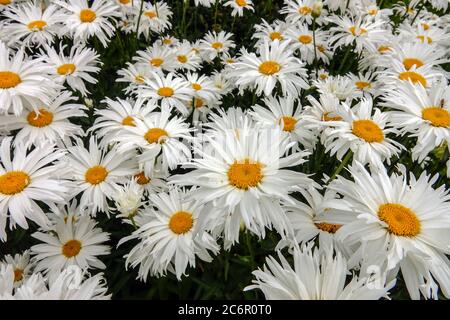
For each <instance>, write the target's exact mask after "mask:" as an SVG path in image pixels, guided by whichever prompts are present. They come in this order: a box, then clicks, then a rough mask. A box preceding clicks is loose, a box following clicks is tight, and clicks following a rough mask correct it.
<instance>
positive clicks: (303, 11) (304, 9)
mask: <svg viewBox="0 0 450 320" xmlns="http://www.w3.org/2000/svg"><path fill="white" fill-rule="evenodd" d="M312 11H313V9H312V8H311V7H308V6H303V7H300V8H298V13H300V14H302V15H307V14H310V13H311V12H312Z"/></svg>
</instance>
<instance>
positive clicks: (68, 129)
mask: <svg viewBox="0 0 450 320" xmlns="http://www.w3.org/2000/svg"><path fill="white" fill-rule="evenodd" d="M75 99H76V98H75V97H74V96H72V94H71V93H70V92H68V91H62V92H60V93H59V94H58V95H57V96H55V97H54V98H53V99H52V100H51V101H50V103H49V104H41V107H40V108H39V109H38V110H35V109H34V108H31V106H29V105H25V108H24V109H23V112H22V114H21V115H20V116H13V115H7V116H3V115H0V121H1V122H2V124H3V125H5V126H6V127H7V128H8V129H9V130H17V129H20V131H19V132H18V133H17V134H16V136H15V142H16V144H17V143H19V142H20V143H23V144H24V145H25V146H26V147H31V146H32V145H38V144H40V143H42V141H47V142H49V143H56V144H57V145H59V146H61V147H63V146H64V145H71V140H70V138H71V137H74V136H82V135H84V133H83V130H82V128H81V126H79V125H76V124H74V123H71V122H70V120H69V119H70V118H74V117H84V116H85V113H84V110H86V107H85V106H84V105H82V104H76V103H73V101H74V100H75Z"/></svg>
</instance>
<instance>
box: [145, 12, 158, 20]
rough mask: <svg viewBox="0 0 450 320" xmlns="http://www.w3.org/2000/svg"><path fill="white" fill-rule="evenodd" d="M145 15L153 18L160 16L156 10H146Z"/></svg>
mask: <svg viewBox="0 0 450 320" xmlns="http://www.w3.org/2000/svg"><path fill="white" fill-rule="evenodd" d="M144 16H146V17H148V18H149V19H153V18H156V17H158V14H157V13H156V12H155V11H145V12H144Z"/></svg>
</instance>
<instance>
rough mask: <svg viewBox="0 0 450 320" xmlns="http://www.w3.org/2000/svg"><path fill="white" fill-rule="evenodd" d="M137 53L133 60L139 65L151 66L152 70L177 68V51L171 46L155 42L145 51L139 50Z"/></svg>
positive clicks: (159, 70)
mask: <svg viewBox="0 0 450 320" xmlns="http://www.w3.org/2000/svg"><path fill="white" fill-rule="evenodd" d="M136 54H137V56H135V57H134V58H133V60H134V61H136V63H137V64H138V65H145V66H148V67H150V69H151V70H152V71H155V72H159V73H162V72H161V71H173V70H175V67H176V61H175V59H176V58H175V52H174V51H173V50H172V49H171V48H168V47H165V46H161V45H158V44H156V43H154V44H153V46H151V47H148V48H147V49H146V50H145V51H138V52H136Z"/></svg>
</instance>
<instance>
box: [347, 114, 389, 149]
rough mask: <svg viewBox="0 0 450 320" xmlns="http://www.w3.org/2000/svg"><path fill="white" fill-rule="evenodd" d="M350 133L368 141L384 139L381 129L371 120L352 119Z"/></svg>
mask: <svg viewBox="0 0 450 320" xmlns="http://www.w3.org/2000/svg"><path fill="white" fill-rule="evenodd" d="M352 133H353V134H354V135H355V136H357V137H358V138H361V139H363V140H365V141H366V142H369V143H371V142H382V141H383V140H384V133H383V130H381V128H380V127H379V126H378V125H377V124H376V123H375V122H373V121H372V120H355V121H353V128H352Z"/></svg>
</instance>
